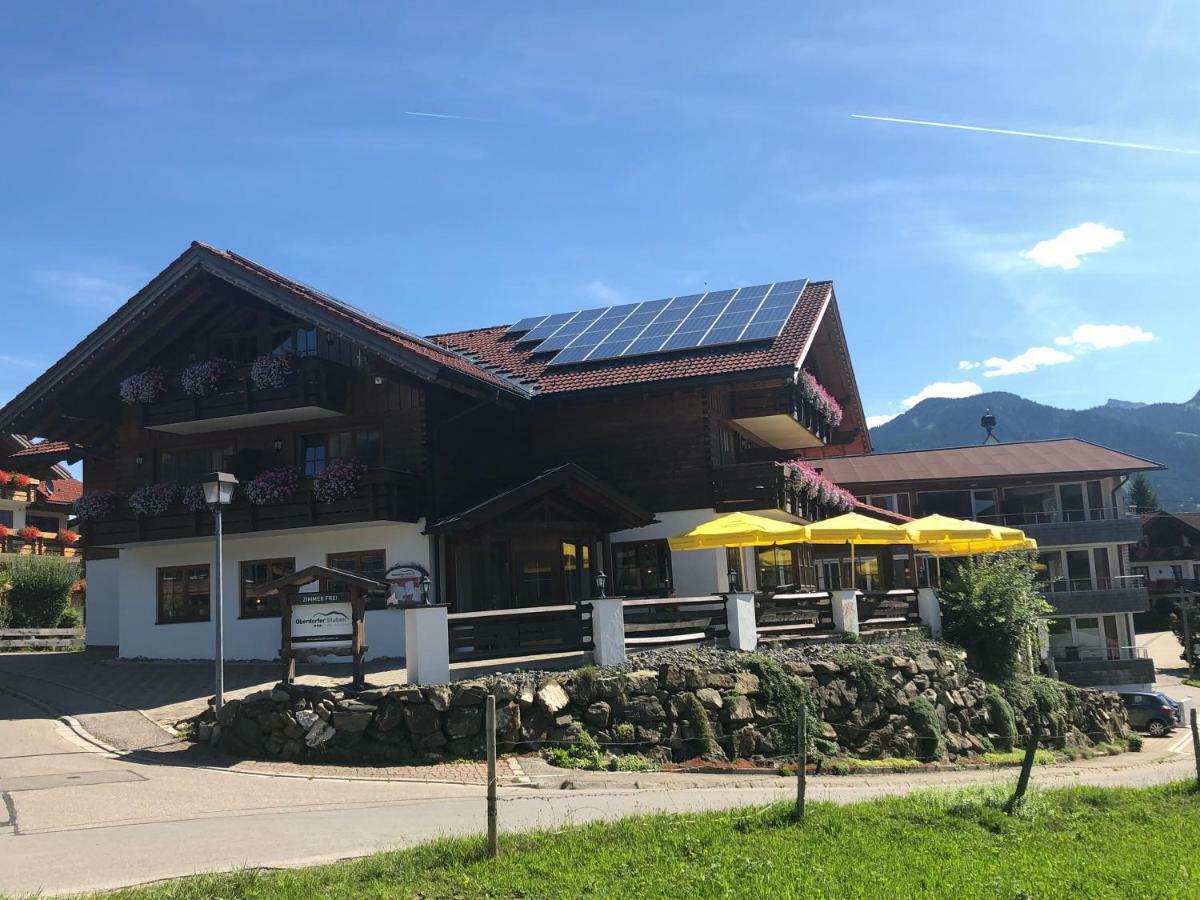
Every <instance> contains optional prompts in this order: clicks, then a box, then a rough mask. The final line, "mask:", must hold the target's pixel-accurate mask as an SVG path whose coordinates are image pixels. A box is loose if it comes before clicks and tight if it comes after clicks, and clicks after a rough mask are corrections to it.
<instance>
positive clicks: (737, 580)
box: [725, 547, 750, 591]
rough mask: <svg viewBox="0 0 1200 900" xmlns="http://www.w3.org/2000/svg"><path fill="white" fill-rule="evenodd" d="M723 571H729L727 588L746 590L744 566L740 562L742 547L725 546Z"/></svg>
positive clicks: (747, 587)
mask: <svg viewBox="0 0 1200 900" xmlns="http://www.w3.org/2000/svg"><path fill="white" fill-rule="evenodd" d="M725 571H726V572H728V573H729V589H730V590H731V591H747V590H749V589H750V588H749V586H748V585H747V584H746V572H745V566H744V565H743V564H742V548H741V547H726V548H725Z"/></svg>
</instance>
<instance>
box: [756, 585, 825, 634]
mask: <svg viewBox="0 0 1200 900" xmlns="http://www.w3.org/2000/svg"><path fill="white" fill-rule="evenodd" d="M754 615H755V619H756V621H757V623H758V636H759V640H760V641H772V640H787V639H789V638H792V637H798V636H804V635H811V634H826V633H829V632H832V631H833V597H832V595H831V594H830V593H829V592H828V591H813V592H808V593H799V594H774V595H772V594H759V595H757V596H755V598H754Z"/></svg>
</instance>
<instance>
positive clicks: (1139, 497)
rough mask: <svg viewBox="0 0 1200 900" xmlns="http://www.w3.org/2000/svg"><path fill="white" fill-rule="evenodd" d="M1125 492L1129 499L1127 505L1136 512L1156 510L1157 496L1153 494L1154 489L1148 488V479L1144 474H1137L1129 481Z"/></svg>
mask: <svg viewBox="0 0 1200 900" xmlns="http://www.w3.org/2000/svg"><path fill="white" fill-rule="evenodd" d="M1126 492H1127V494H1126V495H1127V496H1128V497H1129V505H1130V506H1132V507H1133V508H1134V510H1135V511H1136V512H1150V511H1152V510H1156V509H1158V495H1157V494H1155V493H1154V488H1152V487H1151V486H1150V479H1149V478H1147V477H1146V475H1145V473H1144V472H1138V473H1137V474H1136V475H1134V476H1133V478H1131V479H1130V480H1129V487H1128V488H1127V489H1126Z"/></svg>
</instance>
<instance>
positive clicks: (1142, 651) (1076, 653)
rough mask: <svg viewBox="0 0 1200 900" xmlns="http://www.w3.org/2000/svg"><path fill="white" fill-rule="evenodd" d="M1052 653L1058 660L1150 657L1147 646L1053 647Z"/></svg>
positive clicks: (1079, 660)
mask: <svg viewBox="0 0 1200 900" xmlns="http://www.w3.org/2000/svg"><path fill="white" fill-rule="evenodd" d="M1050 655H1051V656H1053V657H1054V659H1055V660H1057V661H1058V662H1083V661H1085V660H1120V659H1148V658H1149V656H1150V651H1148V650H1147V649H1146V648H1145V647H1117V646H1113V647H1075V646H1067V647H1052V648H1050Z"/></svg>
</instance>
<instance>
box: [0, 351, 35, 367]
mask: <svg viewBox="0 0 1200 900" xmlns="http://www.w3.org/2000/svg"><path fill="white" fill-rule="evenodd" d="M0 365H5V366H16V367H17V368H19V369H44V368H45V365H44V364H43V363H40V362H38V361H37V360H34V359H29V358H28V357H24V356H10V355H9V354H7V353H0Z"/></svg>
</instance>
